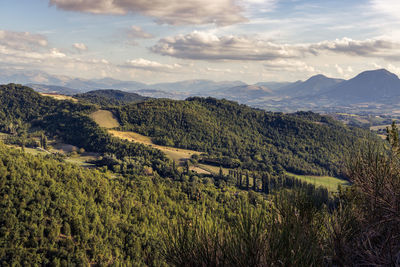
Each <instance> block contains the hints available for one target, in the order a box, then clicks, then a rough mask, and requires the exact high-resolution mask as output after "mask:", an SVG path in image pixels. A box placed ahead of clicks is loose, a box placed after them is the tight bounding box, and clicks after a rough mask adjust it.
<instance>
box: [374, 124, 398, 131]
mask: <svg viewBox="0 0 400 267" xmlns="http://www.w3.org/2000/svg"><path fill="white" fill-rule="evenodd" d="M390 126H392V125H391V124H385V125H377V126H371V127H369V129H370V130H371V131H379V130H384V131H385V130H386V127H390Z"/></svg>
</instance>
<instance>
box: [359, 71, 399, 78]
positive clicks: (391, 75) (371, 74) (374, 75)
mask: <svg viewBox="0 0 400 267" xmlns="http://www.w3.org/2000/svg"><path fill="white" fill-rule="evenodd" d="M365 77H370V78H373V79H376V78H392V79H399V77H398V76H397V75H396V74H394V73H392V72H390V71H388V70H387V69H377V70H367V71H364V72H361V73H360V74H358V75H357V76H356V77H355V78H365Z"/></svg>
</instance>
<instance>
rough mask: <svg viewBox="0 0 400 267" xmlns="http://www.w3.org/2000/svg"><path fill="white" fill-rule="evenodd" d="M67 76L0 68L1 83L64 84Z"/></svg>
mask: <svg viewBox="0 0 400 267" xmlns="http://www.w3.org/2000/svg"><path fill="white" fill-rule="evenodd" d="M68 79H70V78H69V77H67V76H62V75H51V74H48V73H46V72H44V71H38V70H19V69H0V83H1V84H8V83H16V84H28V83H33V84H46V85H59V86H62V85H64V82H65V81H67V80H68Z"/></svg>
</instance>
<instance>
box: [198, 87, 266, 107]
mask: <svg viewBox="0 0 400 267" xmlns="http://www.w3.org/2000/svg"><path fill="white" fill-rule="evenodd" d="M272 94H273V91H272V90H271V89H269V88H267V87H265V86H257V85H241V86H235V87H231V88H225V89H218V90H214V91H210V92H206V93H204V94H203V96H211V97H216V98H225V99H228V100H233V101H237V102H239V103H247V102H249V101H252V100H254V99H257V98H262V97H267V96H271V95H272Z"/></svg>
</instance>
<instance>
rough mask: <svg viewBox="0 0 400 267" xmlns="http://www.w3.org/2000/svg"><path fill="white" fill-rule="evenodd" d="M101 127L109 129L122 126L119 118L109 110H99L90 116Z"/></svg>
mask: <svg viewBox="0 0 400 267" xmlns="http://www.w3.org/2000/svg"><path fill="white" fill-rule="evenodd" d="M89 116H90V118H92V119H93V120H94V121H95V122H96V123H97V124H98V125H99V126H100V127H104V128H107V129H111V128H115V127H118V126H120V125H119V122H118V120H117V118H116V117H115V116H114V114H112V112H111V111H108V110H102V109H100V110H98V111H95V112H93V113H92V114H90V115H89Z"/></svg>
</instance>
